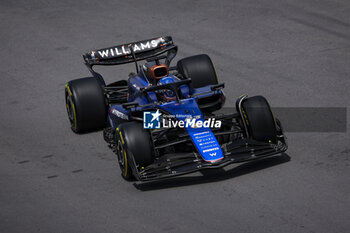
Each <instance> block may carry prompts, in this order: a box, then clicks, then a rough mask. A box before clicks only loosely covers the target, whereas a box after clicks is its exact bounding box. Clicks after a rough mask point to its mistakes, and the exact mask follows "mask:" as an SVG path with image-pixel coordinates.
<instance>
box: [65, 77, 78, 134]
mask: <svg viewBox="0 0 350 233" xmlns="http://www.w3.org/2000/svg"><path fill="white" fill-rule="evenodd" d="M66 89H67V90H68V94H69V96H70V97H72V92H71V91H70V89H69V86H68V83H67V84H66ZM71 104H72V107H73V116H74V129H77V115H76V112H75V106H74V103H73V101H71ZM67 107H68V105H67Z"/></svg>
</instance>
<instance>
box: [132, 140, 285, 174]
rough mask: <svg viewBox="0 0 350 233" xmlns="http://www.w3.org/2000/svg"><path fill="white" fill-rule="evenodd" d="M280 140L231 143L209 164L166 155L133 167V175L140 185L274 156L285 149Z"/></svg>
mask: <svg viewBox="0 0 350 233" xmlns="http://www.w3.org/2000/svg"><path fill="white" fill-rule="evenodd" d="M284 137H285V136H283V139H282V140H279V141H278V143H277V144H271V143H262V142H257V141H254V140H250V139H240V140H237V141H234V142H232V143H229V144H226V145H225V146H223V148H222V150H223V153H224V158H223V159H221V160H217V161H215V162H213V163H212V162H206V161H204V160H203V159H202V158H201V156H200V155H199V154H198V153H175V154H167V155H164V156H162V157H160V158H159V159H157V160H156V161H155V162H154V163H153V164H151V165H149V166H147V167H145V168H143V167H141V168H140V167H137V166H135V168H136V171H135V175H136V177H137V179H138V180H140V181H152V180H159V179H164V178H169V177H174V176H179V175H185V174H189V173H193V172H196V171H199V170H203V169H210V168H222V167H225V166H227V165H229V164H232V163H240V162H246V161H250V160H256V159H260V158H265V157H268V156H273V155H277V154H280V153H282V152H284V151H286V150H287V148H288V146H287V144H286V142H285V138H284ZM133 162H134V161H133ZM134 164H135V162H134Z"/></svg>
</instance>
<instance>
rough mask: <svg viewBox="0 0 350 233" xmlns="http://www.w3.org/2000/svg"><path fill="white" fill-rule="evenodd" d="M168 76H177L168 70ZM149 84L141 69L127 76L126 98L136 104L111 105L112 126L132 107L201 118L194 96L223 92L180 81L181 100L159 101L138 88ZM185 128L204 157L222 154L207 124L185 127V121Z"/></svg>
mask: <svg viewBox="0 0 350 233" xmlns="http://www.w3.org/2000/svg"><path fill="white" fill-rule="evenodd" d="M168 77H171V78H175V79H177V78H176V77H175V76H173V75H171V74H169V75H168ZM149 86H152V84H151V83H150V82H149V80H148V79H147V78H146V76H145V75H144V73H143V72H142V71H141V72H140V73H139V74H138V75H135V76H132V77H130V78H129V80H128V88H129V96H128V99H127V100H128V102H137V103H138V104H139V105H138V106H137V107H135V108H134V109H132V110H130V109H125V108H124V107H123V106H122V104H115V105H111V106H110V108H109V111H108V113H109V114H108V117H109V122H110V125H111V127H112V128H114V129H116V128H117V126H118V125H119V124H120V123H122V122H125V121H128V120H132V114H131V113H132V111H147V110H155V109H159V110H160V111H161V112H163V113H168V114H169V115H173V116H175V117H176V118H177V119H178V120H182V121H185V120H186V118H188V116H190V118H191V117H192V118H196V120H202V121H204V118H203V114H202V112H201V110H200V108H199V106H198V104H197V100H196V99H197V98H203V97H209V96H211V95H218V94H219V95H221V96H223V93H222V91H221V90H215V91H212V90H211V86H210V85H208V86H205V87H201V88H191V87H190V86H188V85H182V86H180V90H181V92H182V95H183V97H185V98H182V99H180V101H171V102H161V101H159V99H158V98H157V95H156V93H155V92H152V91H151V92H147V93H141V91H140V90H141V89H142V88H145V87H149ZM193 96H195V97H193ZM152 103H154V104H152ZM145 105H146V106H145ZM185 128H186V130H187V132H188V134H189V135H190V138H191V140H192V142H193V144H194V145H195V147H196V149H197V151H198V152H199V154H200V155H201V156H202V158H203V159H204V160H205V161H209V162H215V161H218V160H221V159H223V158H224V155H223V152H222V150H221V147H220V144H219V143H218V141H217V139H216V137H215V135H214V134H213V132H212V131H211V129H210V128H207V127H200V128H192V127H190V126H189V127H186V124H185Z"/></svg>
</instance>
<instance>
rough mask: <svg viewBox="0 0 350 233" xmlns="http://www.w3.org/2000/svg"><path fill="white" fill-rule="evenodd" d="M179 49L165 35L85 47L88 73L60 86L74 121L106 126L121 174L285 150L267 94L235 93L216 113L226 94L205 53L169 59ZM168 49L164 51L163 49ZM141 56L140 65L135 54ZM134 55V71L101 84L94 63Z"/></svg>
mask: <svg viewBox="0 0 350 233" xmlns="http://www.w3.org/2000/svg"><path fill="white" fill-rule="evenodd" d="M176 53H177V46H176V45H174V43H173V40H172V38H171V37H170V36H166V37H159V38H154V39H150V40H144V41H139V42H133V43H128V44H123V45H119V46H115V47H111V48H106V49H100V50H94V51H91V52H89V53H86V54H84V55H83V58H84V61H85V64H86V66H87V67H88V69H89V71H90V72H91V74H92V76H93V77H88V78H81V79H76V80H72V81H69V82H68V83H67V84H66V88H65V98H66V107H67V113H68V117H69V121H70V124H71V128H72V130H73V131H74V132H76V133H81V132H90V131H93V130H99V129H103V136H104V139H105V141H106V142H107V143H108V145H109V146H110V147H111V148H112V149H113V151H114V152H115V153H116V155H117V157H118V162H119V165H120V168H121V172H122V177H124V178H125V179H132V178H133V177H134V178H136V179H137V180H139V181H149V180H156V179H161V178H168V177H172V176H178V175H183V174H188V173H191V172H195V171H199V170H202V169H208V168H220V167H224V166H226V165H229V164H232V163H237V162H245V161H249V160H255V159H260V158H263V157H267V156H272V155H276V154H280V153H282V152H284V151H286V150H287V142H286V137H285V135H284V134H283V130H282V126H281V123H280V121H279V120H278V119H276V118H275V117H274V116H273V114H272V112H271V109H270V106H269V104H268V102H267V101H266V99H265V98H264V97H262V96H254V97H248V96H246V95H244V96H240V97H239V98H238V99H237V101H236V106H235V108H236V111H235V112H232V113H230V114H217V113H216V112H217V111H218V110H219V109H221V108H222V106H223V105H224V102H225V95H224V92H223V90H222V89H223V88H224V84H223V83H219V82H218V78H217V76H216V72H215V68H214V66H213V63H212V61H211V59H210V58H209V56H208V55H205V54H202V55H196V56H191V57H187V58H183V59H181V60H179V61H178V62H177V64H176V66H170V62H171V60H172V59H173V58H174V57H175V55H176ZM164 54H165V55H164ZM141 60H146V62H145V63H144V64H143V65H140V66H139V64H138V62H139V61H141ZM131 62H134V63H135V65H136V73H130V74H129V77H128V79H126V80H118V81H116V82H113V83H111V84H108V85H106V84H105V81H104V79H103V78H102V76H101V75H100V74H99V73H97V72H96V71H94V70H93V66H94V65H120V64H125V63H131Z"/></svg>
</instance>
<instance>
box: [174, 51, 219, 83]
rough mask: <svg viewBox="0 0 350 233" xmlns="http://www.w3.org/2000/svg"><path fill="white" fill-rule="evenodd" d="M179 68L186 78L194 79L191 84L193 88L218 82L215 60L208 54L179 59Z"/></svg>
mask: <svg viewBox="0 0 350 233" xmlns="http://www.w3.org/2000/svg"><path fill="white" fill-rule="evenodd" d="M177 69H178V71H179V73H180V74H181V75H182V76H183V77H184V78H187V79H191V80H192V82H191V84H190V85H191V87H193V88H199V87H204V86H208V85H215V84H218V78H217V76H216V71H215V68H214V65H213V62H212V61H211V59H210V57H209V56H208V55H206V54H201V55H196V56H192V57H186V58H183V59H181V60H179V61H178V62H177Z"/></svg>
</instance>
